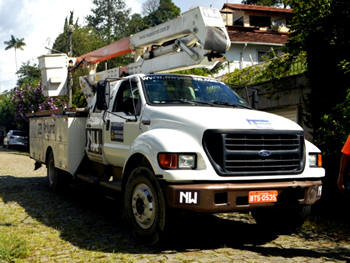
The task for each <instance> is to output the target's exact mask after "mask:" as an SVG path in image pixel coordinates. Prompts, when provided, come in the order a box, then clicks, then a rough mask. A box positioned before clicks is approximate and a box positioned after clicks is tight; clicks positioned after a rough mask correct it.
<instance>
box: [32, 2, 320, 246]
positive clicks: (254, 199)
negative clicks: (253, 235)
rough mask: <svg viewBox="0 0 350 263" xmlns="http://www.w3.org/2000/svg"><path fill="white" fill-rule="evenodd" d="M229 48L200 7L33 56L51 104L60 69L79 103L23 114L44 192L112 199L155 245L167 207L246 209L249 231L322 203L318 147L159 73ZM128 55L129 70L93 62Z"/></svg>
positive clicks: (212, 89)
mask: <svg viewBox="0 0 350 263" xmlns="http://www.w3.org/2000/svg"><path fill="white" fill-rule="evenodd" d="M229 46H230V40H229V37H228V35H227V32H226V29H225V25H224V23H223V21H222V18H221V15H220V12H219V11H218V10H217V9H212V8H204V7H198V8H195V9H192V10H190V11H188V12H186V13H184V14H183V15H182V16H180V17H178V18H176V19H174V20H171V21H169V22H166V23H164V24H161V25H158V26H155V27H153V28H150V29H147V30H145V31H142V32H140V33H137V34H135V35H133V36H131V37H129V38H127V39H123V40H121V41H118V42H116V43H113V44H111V45H109V46H107V47H104V48H101V49H99V50H96V51H93V52H91V53H89V54H86V55H84V56H82V57H79V58H68V57H67V56H66V55H64V54H52V55H44V56H42V57H40V58H39V65H40V67H41V69H42V75H43V85H44V88H45V92H46V94H47V95H48V96H58V95H64V94H66V93H67V92H66V90H67V89H66V82H67V80H66V77H67V71H68V69H69V70H71V69H72V68H71V67H69V64H70V65H72V64H74V65H75V66H76V67H77V66H88V67H90V69H91V74H89V75H88V76H86V77H82V78H81V79H80V84H81V87H82V90H83V92H84V94H85V97H86V101H87V103H88V107H87V108H86V109H85V110H79V109H66V110H61V111H48V112H39V113H35V114H33V115H32V117H31V118H30V157H31V158H33V159H34V160H36V162H37V163H36V164H37V165H40V164H46V167H47V177H48V182H49V186H50V188H52V189H53V190H59V189H60V188H62V187H65V186H66V183H67V178H69V177H70V178H80V179H82V180H85V181H87V182H90V183H93V184H96V185H100V186H103V187H107V188H110V189H113V190H116V191H119V192H121V196H122V198H123V209H124V212H125V216H126V217H127V219H128V222H129V223H130V225H131V227H132V231H133V234H134V235H135V236H136V237H137V238H139V239H142V240H148V241H152V242H154V241H157V240H158V239H159V237H161V236H162V234H164V231H165V229H166V228H167V224H168V222H169V216H170V214H172V213H170V211H171V212H173V211H178V210H188V211H193V212H199V213H219V212H231V211H242V210H245V211H251V212H252V215H253V216H254V217H255V219H256V221H257V222H258V223H265V224H268V225H283V226H286V227H287V226H291V225H297V224H298V223H300V222H302V220H303V217H304V216H305V214H306V211H307V210H308V208H309V207H310V206H311V205H312V204H314V203H315V202H316V201H317V200H318V199H319V198H320V196H321V191H322V183H321V179H322V177H324V174H325V172H324V169H323V168H322V167H321V165H322V164H321V153H320V150H319V149H318V148H317V147H316V146H314V145H313V144H312V143H310V142H308V141H307V140H305V139H304V132H303V130H302V128H301V127H300V126H299V125H297V124H296V123H295V122H292V121H290V120H288V119H285V118H282V117H279V116H276V115H273V114H269V113H266V112H261V111H257V110H254V109H252V108H250V107H249V106H248V105H247V103H246V102H245V101H244V100H243V99H241V98H240V97H239V96H238V95H237V94H236V93H235V92H234V91H233V90H232V89H230V88H229V87H227V86H226V85H225V84H224V83H222V82H219V81H217V80H215V79H212V78H205V77H199V76H187V75H174V74H169V73H164V72H169V71H173V70H179V69H184V68H190V67H195V66H198V65H200V66H203V65H209V64H211V63H213V61H214V59H216V58H219V59H220V58H222V56H223V55H224V53H225V51H226V50H227V49H228V48H229ZM129 52H134V54H135V62H134V63H132V64H130V65H128V66H127V67H122V68H117V69H110V70H107V71H104V72H98V73H96V72H95V68H96V63H97V62H101V61H103V60H106V59H109V58H111V57H114V56H117V55H121V54H126V53H129Z"/></svg>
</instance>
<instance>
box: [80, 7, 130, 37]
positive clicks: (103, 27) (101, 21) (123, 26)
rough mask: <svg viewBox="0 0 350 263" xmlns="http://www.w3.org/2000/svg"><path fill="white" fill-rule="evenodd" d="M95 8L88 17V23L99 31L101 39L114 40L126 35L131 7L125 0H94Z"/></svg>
mask: <svg viewBox="0 0 350 263" xmlns="http://www.w3.org/2000/svg"><path fill="white" fill-rule="evenodd" d="M93 3H94V5H95V6H96V7H95V8H93V9H91V12H92V14H91V15H88V16H87V17H86V20H87V22H88V25H89V26H90V27H92V28H94V29H95V30H96V32H98V34H99V36H100V38H101V39H103V40H105V41H107V42H108V43H111V42H112V41H115V40H119V39H122V38H124V37H126V36H127V35H126V33H127V25H128V22H129V15H130V9H129V8H127V7H126V4H125V2H124V1H123V0H93Z"/></svg>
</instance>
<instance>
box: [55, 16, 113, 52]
mask: <svg viewBox="0 0 350 263" xmlns="http://www.w3.org/2000/svg"><path fill="white" fill-rule="evenodd" d="M73 17H74V14H73V13H71V14H70V16H69V20H70V21H73ZM68 25H69V24H68V19H67V18H66V19H65V22H64V27H63V32H62V33H61V34H59V35H58V36H57V38H56V39H55V42H54V44H53V46H52V49H53V50H55V51H59V52H62V53H65V54H68V45H67V42H68V30H69V27H68ZM104 45H106V42H105V41H103V40H101V39H100V36H99V35H98V34H97V33H96V31H95V30H94V29H93V28H90V27H81V26H79V25H78V23H77V22H76V23H75V25H74V30H73V33H72V46H73V57H78V56H81V55H83V54H86V53H88V52H90V51H92V50H95V49H97V48H100V47H102V46H104Z"/></svg>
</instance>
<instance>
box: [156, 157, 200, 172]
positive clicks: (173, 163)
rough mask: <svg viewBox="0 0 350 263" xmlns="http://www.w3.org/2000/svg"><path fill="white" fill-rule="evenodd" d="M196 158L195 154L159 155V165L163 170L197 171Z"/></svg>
mask: <svg viewBox="0 0 350 263" xmlns="http://www.w3.org/2000/svg"><path fill="white" fill-rule="evenodd" d="M196 157H197V156H196V154H193V153H190V154H187V153H159V154H158V163H159V166H160V167H161V168H163V169H195V168H196V161H197V160H196V159H197V158H196Z"/></svg>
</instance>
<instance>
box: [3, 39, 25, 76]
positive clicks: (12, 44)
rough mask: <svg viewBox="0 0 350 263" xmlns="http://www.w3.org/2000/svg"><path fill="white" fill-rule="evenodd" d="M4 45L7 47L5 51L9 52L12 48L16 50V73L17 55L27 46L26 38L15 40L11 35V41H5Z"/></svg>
mask: <svg viewBox="0 0 350 263" xmlns="http://www.w3.org/2000/svg"><path fill="white" fill-rule="evenodd" d="M4 44H5V45H7V46H6V47H5V50H8V49H10V48H14V49H15V63H16V71H17V54H16V50H17V49H20V50H23V47H24V46H25V45H26V43H24V38H21V39H20V38H15V37H14V36H13V35H11V39H10V40H9V41H4Z"/></svg>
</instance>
